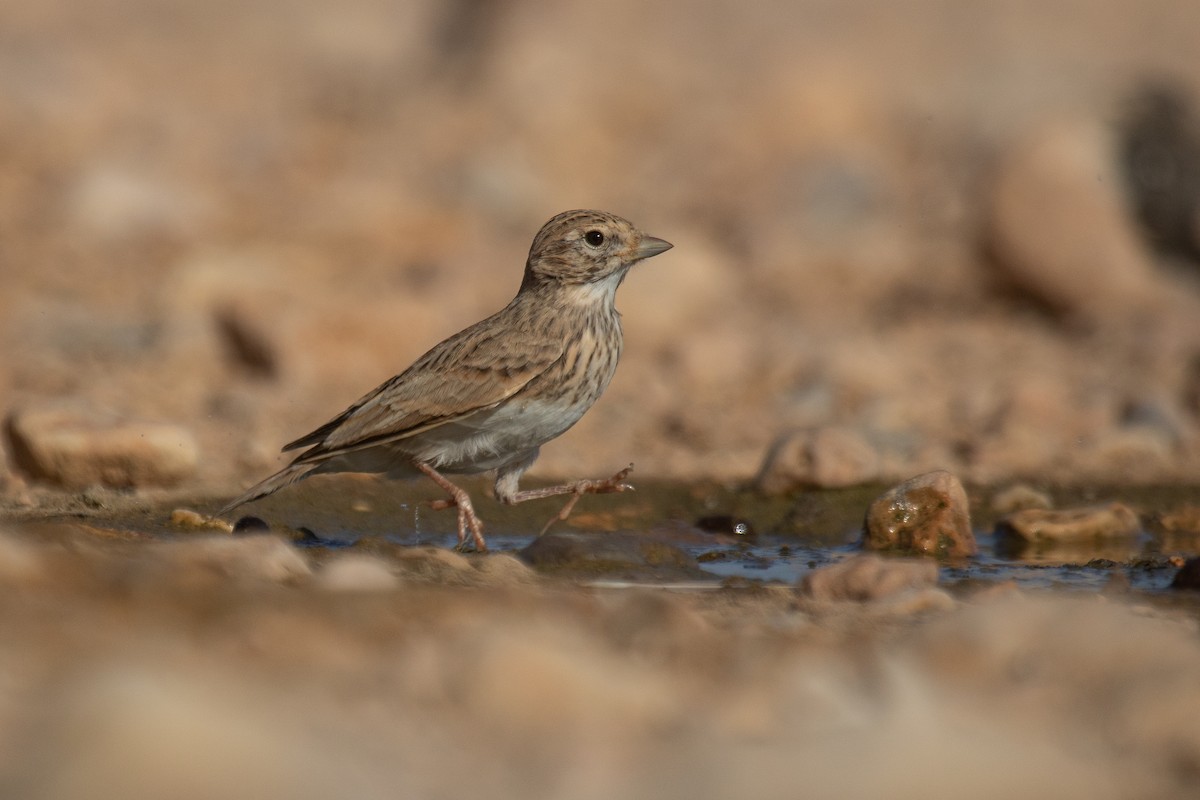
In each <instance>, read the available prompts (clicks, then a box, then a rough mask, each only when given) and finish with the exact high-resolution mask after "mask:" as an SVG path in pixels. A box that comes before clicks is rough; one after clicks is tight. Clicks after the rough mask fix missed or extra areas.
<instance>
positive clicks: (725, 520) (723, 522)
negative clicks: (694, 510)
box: [695, 514, 758, 542]
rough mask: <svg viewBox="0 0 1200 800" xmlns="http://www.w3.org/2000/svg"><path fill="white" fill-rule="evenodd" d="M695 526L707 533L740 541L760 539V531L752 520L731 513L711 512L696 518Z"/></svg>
mask: <svg viewBox="0 0 1200 800" xmlns="http://www.w3.org/2000/svg"><path fill="white" fill-rule="evenodd" d="M695 526H696V527H697V528H699V529H700V530H702V531H705V532H706V533H715V534H719V535H721V536H728V537H732V538H734V539H735V540H738V541H747V542H753V541H756V540H757V539H758V533H757V532H756V531H755V530H754V526H753V525H751V524H750V520H747V519H743V518H741V517H735V516H733V515H731V514H710V515H709V516H706V517H701V518H700V519H698V520H696V522H695Z"/></svg>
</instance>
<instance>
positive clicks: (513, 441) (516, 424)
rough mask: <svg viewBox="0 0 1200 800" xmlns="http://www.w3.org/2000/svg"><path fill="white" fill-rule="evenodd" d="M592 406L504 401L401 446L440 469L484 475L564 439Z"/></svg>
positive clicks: (412, 439) (418, 436)
mask: <svg viewBox="0 0 1200 800" xmlns="http://www.w3.org/2000/svg"><path fill="white" fill-rule="evenodd" d="M590 405H591V404H590V403H580V404H577V405H563V404H559V403H553V404H547V403H539V402H536V401H530V402H525V403H515V402H509V403H504V404H501V405H500V406H499V407H497V408H494V409H488V410H486V411H480V412H478V413H476V414H472V415H471V416H469V417H466V418H464V419H461V420H458V421H456V422H451V423H447V424H446V425H442V426H440V427H437V428H434V429H432V430H429V431H426V432H425V433H421V434H418V435H416V436H413V437H411V438H409V439H407V440H405V441H403V442H401V443H399V444H400V445H401V446H402V447H403V448H404V449H405V450H406V451H408V452H409V453H411V454H412V455H414V456H415V457H417V458H419V459H420V460H422V461H426V462H428V463H430V464H431V465H433V466H434V467H435V468H436V469H442V470H445V471H447V472H484V471H486V470H489V469H496V468H498V467H503V466H505V465H507V464H512V463H515V462H518V461H521V460H522V459H524V458H525V456H526V455H527V454H528V453H529V452H530V451H532V450H535V449H537V448H538V447H541V446H542V445H543V444H545V443H546V442H548V441H550V440H551V439H553V438H555V437H557V436H560V435H562V434H563V433H564V432H565V431H566V430H567V429H568V428H570V427H571V426H572V425H574V424H575V423H576V422H578V421H579V418H580V417H582V416H583V415H584V413H585V412H586V411H587V410H588V408H589V407H590Z"/></svg>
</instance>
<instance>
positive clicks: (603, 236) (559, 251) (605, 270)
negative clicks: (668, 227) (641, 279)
mask: <svg viewBox="0 0 1200 800" xmlns="http://www.w3.org/2000/svg"><path fill="white" fill-rule="evenodd" d="M671 246H672V245H671V244H670V243H669V242H665V241H663V240H662V239H656V238H655V237H653V236H647V235H646V234H644V233H642V232H641V231H640V230H638V229H637V228H635V227H634V226H633V224H632V223H630V222H629V221H628V220H624V219H622V218H621V217H618V216H617V215H616V214H609V213H607V212H605V211H587V210H577V211H564V212H563V213H561V214H559V215H558V216H556V217H554V218H553V219H551V220H550V221H549V222H547V223H546V224H545V225H543V226H542V229H541V230H540V231H538V233H537V236H535V237H533V246H532V247H530V248H529V260H528V261H526V262H525V279H524V281H523V283H522V288H524V287H525V286H527V285H529V284H540V283H547V282H557V283H565V284H579V283H593V282H596V281H601V280H604V279H606V278H609V277H611V276H613V275H622V276H623V275H624V273H625V272H627V271H628V270H629V268H630V267H632V266H633V265H634V264H635V263H636V262H638V261H640V260H642V259H643V258H650V257H651V256H655V255H658V254H659V253H662V252H665V251H666V250H669V249H671Z"/></svg>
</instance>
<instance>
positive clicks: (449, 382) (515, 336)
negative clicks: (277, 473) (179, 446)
mask: <svg viewBox="0 0 1200 800" xmlns="http://www.w3.org/2000/svg"><path fill="white" fill-rule="evenodd" d="M506 311H509V309H506V310H505V311H502V312H500V314H504V313H505V312H506ZM496 316H499V315H496ZM497 322H499V321H498V320H496V319H495V317H492V318H489V319H487V320H484V321H483V322H480V323H477V324H476V325H473V326H471V327H470V328H467V329H466V330H464V331H462V332H461V333H458V334H456V335H454V336H452V337H450V338H449V339H447V340H446V341H444V342H442V343H441V344H439V345H438V346H437V347H435V348H433V349H432V350H430V351H429V352H428V353H426V354H425V355H423V356H422V357H421V358H419V359H417V361H416V363H414V364H413V365H412V366H411V367H409V368H408V369H406V370H405V371H404V372H402V373H401V374H399V375H397V376H396V377H394V378H392V379H391V380H389V381H387V382H386V383H383V384H382V385H380V386H378V387H376V388H375V389H374V390H373V391H371V392H369V393H367V394H366V395H364V396H363V397H362V398H360V399H359V400H358V401H357V402H356V403H354V404H353V405H351V406H350V407H349V408H347V409H346V410H345V411H343V412H342V413H341V414H340V415H338V416H337V417H336V418H334V419H332V420H330V421H329V422H327V423H325V424H324V425H322V426H321V427H319V428H317V429H316V430H314V431H313V432H311V433H309V434H307V435H305V436H302V437H300V438H299V439H297V440H295V441H294V442H291V443H289V444H288V445H287V446H285V447H284V448H283V449H284V451H285V452H286V451H288V450H296V449H299V448H302V447H308V448H309V450H307V451H306V452H304V453H302V454H300V455H299V456H298V457H297V458H296V460H295V462H293V463H304V462H310V461H322V460H325V459H327V458H331V457H333V456H336V455H339V454H341V453H344V452H347V451H350V450H357V449H361V448H363V447H367V446H371V445H373V444H378V443H381V442H384V441H397V440H400V439H404V438H406V437H409V436H412V435H414V434H417V433H420V432H421V431H426V430H429V429H430V428H433V427H436V426H438V425H444V424H446V423H448V422H452V421H454V420H456V419H461V418H462V417H465V416H467V415H468V414H472V413H474V412H476V411H480V410H483V409H486V408H490V407H492V406H495V405H496V404H497V403H500V402H502V401H504V400H505V399H507V398H509V397H512V396H513V395H514V394H516V393H517V392H519V391H521V389H523V388H524V387H525V386H526V385H527V384H528V383H529V382H530V381H532V380H533V379H535V378H536V377H537V376H538V375H541V374H542V373H543V372H544V371H545V370H546V369H547V368H548V367H549V366H550V365H551V364H553V363H554V362H555V361H557V360H558V359H559V358H560V357H561V356H562V354H563V351H564V349H565V344H566V343H565V342H564V341H563V338H562V337H556V336H550V335H547V334H546V332H544V331H543V332H538V331H533V330H530V329H528V328H523V327H521V326H507V325H504V324H497Z"/></svg>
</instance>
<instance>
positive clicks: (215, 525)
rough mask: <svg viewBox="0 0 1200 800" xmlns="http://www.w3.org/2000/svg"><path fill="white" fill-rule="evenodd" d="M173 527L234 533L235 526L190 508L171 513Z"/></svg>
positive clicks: (178, 509)
mask: <svg viewBox="0 0 1200 800" xmlns="http://www.w3.org/2000/svg"><path fill="white" fill-rule="evenodd" d="M170 522H171V526H172V527H175V528H185V529H188V530H194V531H220V532H221V533H233V530H234V526H233V525H230V524H229V523H228V522H226V521H225V520H223V519H217V518H216V517H208V516H205V515H204V514H201V513H199V512H197V511H192V510H191V509H190V508H177V509H175V510H174V511H172V512H171V519H170Z"/></svg>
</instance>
